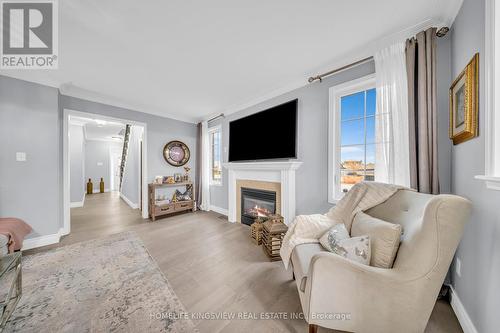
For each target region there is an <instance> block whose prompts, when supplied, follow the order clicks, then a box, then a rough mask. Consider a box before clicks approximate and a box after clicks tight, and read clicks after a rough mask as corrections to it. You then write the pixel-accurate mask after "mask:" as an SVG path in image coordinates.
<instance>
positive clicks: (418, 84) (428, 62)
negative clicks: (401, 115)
mask: <svg viewBox="0 0 500 333" xmlns="http://www.w3.org/2000/svg"><path fill="white" fill-rule="evenodd" d="M436 57H437V51H436V28H430V29H427V30H426V31H422V32H420V33H418V34H417V36H416V37H415V38H411V39H408V40H407V41H406V69H407V74H408V111H409V115H408V121H409V136H410V184H411V187H412V188H414V189H416V190H418V191H419V192H423V193H431V194H439V179H438V157H437V154H438V146H437V135H438V132H437V130H438V127H437V101H436V99H437V89H436Z"/></svg>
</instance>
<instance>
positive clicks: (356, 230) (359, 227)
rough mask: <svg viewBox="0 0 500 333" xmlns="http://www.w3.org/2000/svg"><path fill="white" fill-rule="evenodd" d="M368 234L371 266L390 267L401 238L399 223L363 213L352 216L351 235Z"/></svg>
mask: <svg viewBox="0 0 500 333" xmlns="http://www.w3.org/2000/svg"><path fill="white" fill-rule="evenodd" d="M360 235H368V236H370V240H371V251H372V253H371V254H372V257H371V261H370V265H371V266H375V267H381V268H392V265H393V264H394V259H395V258H396V254H397V252H398V248H399V242H400V239H401V225H399V224H395V223H390V222H386V221H383V220H380V219H377V218H375V217H372V216H370V215H368V214H365V213H362V212H360V213H358V214H356V216H355V217H354V221H353V223H352V228H351V236H353V237H354V236H360Z"/></svg>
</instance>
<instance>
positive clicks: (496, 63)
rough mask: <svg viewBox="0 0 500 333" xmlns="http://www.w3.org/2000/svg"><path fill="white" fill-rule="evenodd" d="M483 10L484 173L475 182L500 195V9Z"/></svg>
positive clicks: (491, 3) (489, 3)
mask: <svg viewBox="0 0 500 333" xmlns="http://www.w3.org/2000/svg"><path fill="white" fill-rule="evenodd" d="M485 7H486V8H485V16H486V20H485V21H486V22H485V24H486V25H485V52H484V54H485V56H484V57H485V61H484V63H485V70H484V74H485V103H484V105H485V107H484V113H485V114H484V124H485V126H484V136H485V163H484V166H485V167H484V168H485V170H484V175H478V176H475V178H476V179H479V180H483V181H485V182H486V187H487V188H489V189H491V190H497V191H500V133H499V132H498V131H495V129H498V128H500V111H499V108H500V96H499V94H500V6H499V5H497V4H496V0H486V6H485Z"/></svg>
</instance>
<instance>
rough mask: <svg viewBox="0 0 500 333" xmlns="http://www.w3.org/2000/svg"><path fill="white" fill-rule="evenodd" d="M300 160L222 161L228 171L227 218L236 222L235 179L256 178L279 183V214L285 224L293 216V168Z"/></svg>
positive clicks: (296, 166)
mask: <svg viewBox="0 0 500 333" xmlns="http://www.w3.org/2000/svg"><path fill="white" fill-rule="evenodd" d="M301 165H302V162H300V161H283V162H233V163H224V167H225V168H226V169H227V170H228V171H229V172H228V206H229V207H228V210H229V214H228V219H229V221H230V222H236V221H237V217H236V211H237V206H236V205H238V204H240V203H237V202H236V181H237V180H239V179H241V180H257V181H266V182H278V183H280V184H281V215H283V217H284V219H285V223H286V224H290V223H291V222H292V220H293V219H294V218H295V170H297V169H298V168H299V167H300V166H301Z"/></svg>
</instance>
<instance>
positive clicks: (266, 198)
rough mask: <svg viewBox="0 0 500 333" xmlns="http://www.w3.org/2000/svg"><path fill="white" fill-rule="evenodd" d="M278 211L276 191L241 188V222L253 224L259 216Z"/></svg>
mask: <svg viewBox="0 0 500 333" xmlns="http://www.w3.org/2000/svg"><path fill="white" fill-rule="evenodd" d="M275 213H276V192H274V191H265V190H259V189H253V188H246V187H242V188H241V223H244V224H247V225H251V224H252V223H253V222H254V220H255V219H256V218H257V217H265V216H268V215H270V214H275Z"/></svg>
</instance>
